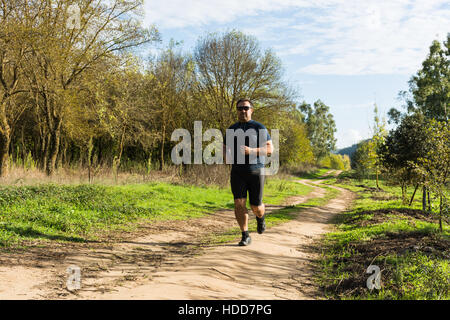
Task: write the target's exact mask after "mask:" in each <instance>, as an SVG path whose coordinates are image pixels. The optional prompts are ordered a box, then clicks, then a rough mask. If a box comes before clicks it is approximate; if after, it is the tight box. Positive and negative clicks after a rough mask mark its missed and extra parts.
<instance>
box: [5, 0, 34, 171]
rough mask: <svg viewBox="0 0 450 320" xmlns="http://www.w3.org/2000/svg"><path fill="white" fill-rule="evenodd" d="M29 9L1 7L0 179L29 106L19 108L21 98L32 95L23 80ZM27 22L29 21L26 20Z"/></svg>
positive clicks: (16, 5)
mask: <svg viewBox="0 0 450 320" xmlns="http://www.w3.org/2000/svg"><path fill="white" fill-rule="evenodd" d="M24 7H26V4H25V3H24V2H22V1H7V2H5V1H2V2H1V4H0V177H1V176H3V175H4V174H5V173H6V172H7V169H8V168H7V165H8V155H9V147H10V142H11V135H12V131H13V130H14V125H15V123H17V121H18V120H19V118H20V117H21V115H22V114H23V112H24V111H25V109H26V108H27V107H28V105H27V104H23V103H22V104H19V103H17V102H18V100H17V99H18V98H19V97H18V96H20V95H22V96H23V95H24V93H27V92H28V91H29V89H28V88H26V87H25V84H24V81H23V80H24V79H23V69H22V68H23V63H24V60H25V57H26V55H29V54H30V47H29V44H28V43H27V38H28V32H29V25H30V24H31V23H32V22H33V19H32V18H29V17H23V16H21V15H20V12H21V10H23V9H24ZM25 18H27V19H25Z"/></svg>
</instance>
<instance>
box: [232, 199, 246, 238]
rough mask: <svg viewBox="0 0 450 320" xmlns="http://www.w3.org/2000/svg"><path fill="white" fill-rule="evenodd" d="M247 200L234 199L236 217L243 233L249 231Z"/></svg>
mask: <svg viewBox="0 0 450 320" xmlns="http://www.w3.org/2000/svg"><path fill="white" fill-rule="evenodd" d="M246 203H247V199H245V198H242V199H234V216H235V217H236V221H237V223H238V224H239V228H241V231H242V232H244V231H248V210H247V206H246Z"/></svg>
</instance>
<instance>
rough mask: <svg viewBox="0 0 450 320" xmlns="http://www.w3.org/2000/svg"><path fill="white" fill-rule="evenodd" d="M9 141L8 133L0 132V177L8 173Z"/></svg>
mask: <svg viewBox="0 0 450 320" xmlns="http://www.w3.org/2000/svg"><path fill="white" fill-rule="evenodd" d="M10 141H11V138H10V136H9V132H0V177H3V176H5V175H6V174H7V173H8V166H9V152H8V151H9V144H10Z"/></svg>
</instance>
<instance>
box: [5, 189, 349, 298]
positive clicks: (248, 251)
mask: <svg viewBox="0 0 450 320" xmlns="http://www.w3.org/2000/svg"><path fill="white" fill-rule="evenodd" d="M299 182H301V183H305V184H310V185H313V186H314V190H313V191H312V192H311V193H310V194H308V195H307V196H304V197H293V198H290V199H289V201H288V202H287V203H285V205H289V204H294V203H301V202H305V201H307V200H308V199H310V198H316V197H321V196H323V194H324V193H325V191H324V189H322V188H320V187H318V186H317V185H318V184H319V183H320V182H318V181H316V182H314V183H313V184H311V182H310V181H309V182H308V180H305V181H303V180H301V181H299ZM340 190H341V194H340V195H339V196H338V197H337V198H336V199H333V200H331V201H330V202H329V203H328V204H327V205H325V206H324V207H321V208H311V209H307V210H303V211H302V212H300V213H299V214H298V216H297V217H296V219H295V220H293V221H290V222H288V223H285V224H282V225H279V226H276V227H273V228H270V229H268V230H267V231H266V232H265V233H264V234H263V235H259V234H257V233H252V234H251V236H252V240H253V242H252V244H251V245H250V246H249V247H239V246H237V245H236V243H237V242H236V243H231V244H229V243H227V244H225V245H214V246H210V247H206V246H205V245H204V243H205V242H204V241H203V240H204V238H205V236H207V235H208V234H211V233H219V232H223V231H225V230H227V229H229V228H232V227H236V226H237V225H236V221H235V219H234V213H233V212H232V211H229V210H224V211H220V212H216V213H214V214H211V215H208V216H206V217H203V218H199V219H195V220H189V221H172V222H164V223H157V224H154V225H152V226H150V227H149V226H146V227H145V228H143V229H142V230H141V233H142V236H141V237H138V238H135V239H129V240H128V241H121V242H118V243H114V242H113V243H110V244H86V245H82V246H81V245H73V246H68V245H61V246H60V247H55V248H52V250H46V249H40V248H36V249H33V250H27V251H26V252H12V253H1V254H0V299H314V298H317V292H316V288H315V287H314V285H313V283H311V275H312V272H313V271H312V267H311V264H310V261H311V260H312V259H315V258H316V257H315V255H314V253H312V252H311V251H310V250H308V246H310V245H311V243H312V241H313V239H314V238H315V237H317V236H319V235H320V234H322V233H324V232H326V231H327V230H328V228H329V227H330V224H329V219H331V218H332V216H333V215H334V214H336V213H338V212H340V211H342V210H344V209H345V208H346V207H347V206H348V204H349V203H350V202H351V200H352V197H353V196H352V194H351V193H350V192H349V191H347V190H343V189H340ZM280 207H282V206H267V213H268V214H270V213H271V212H272V211H273V210H276V209H279V208H280ZM250 216H251V218H252V219H253V215H252V214H250ZM71 265H76V266H78V267H80V269H81V279H82V280H81V290H78V291H76V292H70V291H68V290H67V289H66V288H67V287H66V279H67V277H68V274H67V270H66V269H67V267H69V266H71Z"/></svg>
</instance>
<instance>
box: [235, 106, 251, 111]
mask: <svg viewBox="0 0 450 320" xmlns="http://www.w3.org/2000/svg"><path fill="white" fill-rule="evenodd" d="M250 108H251V107H249V106H244V107H236V109H237V110H238V111H243V110H245V111H248V110H250Z"/></svg>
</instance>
